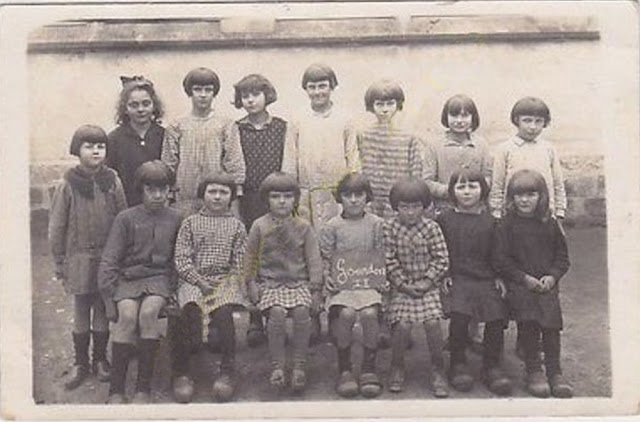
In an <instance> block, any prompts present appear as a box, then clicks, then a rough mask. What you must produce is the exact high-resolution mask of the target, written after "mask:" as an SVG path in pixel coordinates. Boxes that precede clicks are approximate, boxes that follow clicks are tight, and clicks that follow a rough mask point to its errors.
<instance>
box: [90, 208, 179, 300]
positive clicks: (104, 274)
mask: <svg viewBox="0 0 640 422" xmlns="http://www.w3.org/2000/svg"><path fill="white" fill-rule="evenodd" d="M180 222H181V217H180V214H179V213H178V211H175V210H173V209H171V208H168V207H164V208H162V209H160V210H157V211H150V210H148V209H147V208H146V207H145V205H137V206H135V207H133V208H129V209H127V210H124V211H122V212H121V213H120V214H118V215H117V217H116V219H115V221H114V222H113V226H112V227H111V231H110V232H109V238H108V240H107V244H106V246H105V247H104V251H103V253H102V259H101V261H100V268H99V272H98V286H99V289H100V293H101V294H102V296H103V297H113V296H114V295H115V294H116V291H117V288H118V284H120V283H135V282H136V281H138V280H140V281H148V282H154V283H159V284H163V285H165V286H169V284H170V283H171V282H172V280H173V276H174V265H173V252H174V245H175V241H176V236H177V234H178V230H179V228H180Z"/></svg>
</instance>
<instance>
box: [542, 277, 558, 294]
mask: <svg viewBox="0 0 640 422" xmlns="http://www.w3.org/2000/svg"><path fill="white" fill-rule="evenodd" d="M540 283H541V284H542V291H543V292H548V291H549V290H551V289H553V288H554V287H555V285H556V283H557V281H556V279H555V277H554V276H552V275H543V276H542V277H540Z"/></svg>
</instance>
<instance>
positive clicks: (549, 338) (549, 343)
mask: <svg viewBox="0 0 640 422" xmlns="http://www.w3.org/2000/svg"><path fill="white" fill-rule="evenodd" d="M542 346H543V348H544V365H545V368H546V370H547V377H551V376H553V375H555V374H559V373H561V372H562V370H561V369H560V330H557V329H553V328H543V329H542Z"/></svg>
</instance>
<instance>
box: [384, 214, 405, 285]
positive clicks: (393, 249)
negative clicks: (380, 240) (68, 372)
mask: <svg viewBox="0 0 640 422" xmlns="http://www.w3.org/2000/svg"><path fill="white" fill-rule="evenodd" d="M383 235H384V253H385V266H386V269H387V279H388V280H389V282H390V283H391V285H392V286H393V287H394V288H396V289H397V288H398V287H400V286H402V285H405V284H408V283H409V277H408V276H407V274H406V273H405V271H404V269H403V268H402V263H401V262H400V258H399V257H398V244H397V241H398V234H397V233H396V231H395V230H394V227H393V226H392V225H391V224H386V223H385V224H384V225H383Z"/></svg>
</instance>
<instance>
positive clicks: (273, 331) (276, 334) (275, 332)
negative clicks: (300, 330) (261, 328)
mask: <svg viewBox="0 0 640 422" xmlns="http://www.w3.org/2000/svg"><path fill="white" fill-rule="evenodd" d="M285 321H286V318H284V317H283V318H280V317H274V316H270V317H269V320H268V322H267V336H268V338H269V353H270V354H271V363H272V366H273V369H284V361H285V348H284V346H285V345H284V343H285V340H286V336H287V332H286V330H285Z"/></svg>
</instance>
